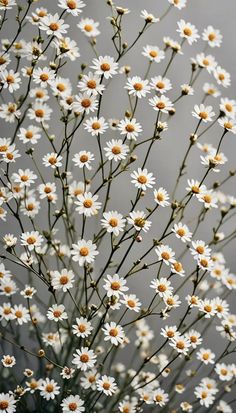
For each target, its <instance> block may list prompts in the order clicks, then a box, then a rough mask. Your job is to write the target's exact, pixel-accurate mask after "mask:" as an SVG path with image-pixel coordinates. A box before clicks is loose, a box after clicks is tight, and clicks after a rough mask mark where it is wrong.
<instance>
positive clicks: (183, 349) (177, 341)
mask: <svg viewBox="0 0 236 413" xmlns="http://www.w3.org/2000/svg"><path fill="white" fill-rule="evenodd" d="M169 345H170V346H171V347H173V348H174V349H175V350H176V351H177V352H178V353H180V354H185V355H186V354H187V353H188V351H189V347H190V346H191V343H190V341H189V339H188V338H186V337H184V336H177V337H175V338H172V339H171V340H170V341H169Z"/></svg>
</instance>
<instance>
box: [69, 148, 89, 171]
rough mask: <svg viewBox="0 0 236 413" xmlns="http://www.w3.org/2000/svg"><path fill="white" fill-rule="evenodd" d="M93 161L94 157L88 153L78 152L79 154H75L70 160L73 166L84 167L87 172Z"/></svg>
mask: <svg viewBox="0 0 236 413" xmlns="http://www.w3.org/2000/svg"><path fill="white" fill-rule="evenodd" d="M93 160H94V155H93V154H92V153H91V152H89V151H80V152H79V153H75V154H74V157H73V158H72V161H73V162H74V163H75V166H78V167H79V168H83V167H86V168H87V169H88V170H91V169H92V167H91V165H90V163H91V161H93Z"/></svg>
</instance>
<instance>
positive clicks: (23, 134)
mask: <svg viewBox="0 0 236 413" xmlns="http://www.w3.org/2000/svg"><path fill="white" fill-rule="evenodd" d="M40 131H41V129H40V128H39V127H38V126H34V125H30V126H28V127H27V128H20V130H19V133H18V135H17V136H18V138H19V139H20V141H22V142H23V143H24V144H25V143H31V144H32V145H35V144H36V143H37V142H38V140H39V139H40V138H41V133H40Z"/></svg>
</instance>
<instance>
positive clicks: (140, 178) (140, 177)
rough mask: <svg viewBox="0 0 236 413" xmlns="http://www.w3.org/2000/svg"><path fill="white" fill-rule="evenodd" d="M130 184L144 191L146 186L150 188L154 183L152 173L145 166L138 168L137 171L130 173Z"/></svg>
mask: <svg viewBox="0 0 236 413" xmlns="http://www.w3.org/2000/svg"><path fill="white" fill-rule="evenodd" d="M130 176H131V178H133V179H132V180H131V182H132V184H134V185H135V186H136V188H138V189H141V190H142V191H146V190H147V188H152V187H153V185H154V184H155V178H154V177H153V173H148V170H147V169H146V168H144V169H142V168H138V170H137V171H133V172H132V174H131V175H130Z"/></svg>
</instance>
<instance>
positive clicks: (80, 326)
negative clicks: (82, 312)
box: [72, 317, 93, 338]
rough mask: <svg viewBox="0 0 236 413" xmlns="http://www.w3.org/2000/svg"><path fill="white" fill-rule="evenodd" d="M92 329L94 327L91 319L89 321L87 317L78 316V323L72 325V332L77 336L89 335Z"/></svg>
mask: <svg viewBox="0 0 236 413" xmlns="http://www.w3.org/2000/svg"><path fill="white" fill-rule="evenodd" d="M92 331H93V327H92V325H91V323H90V321H88V320H87V318H84V317H80V318H76V324H73V325H72V333H73V334H74V335H75V336H76V337H82V338H85V337H88V336H89V335H90V334H91V332H92Z"/></svg>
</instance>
